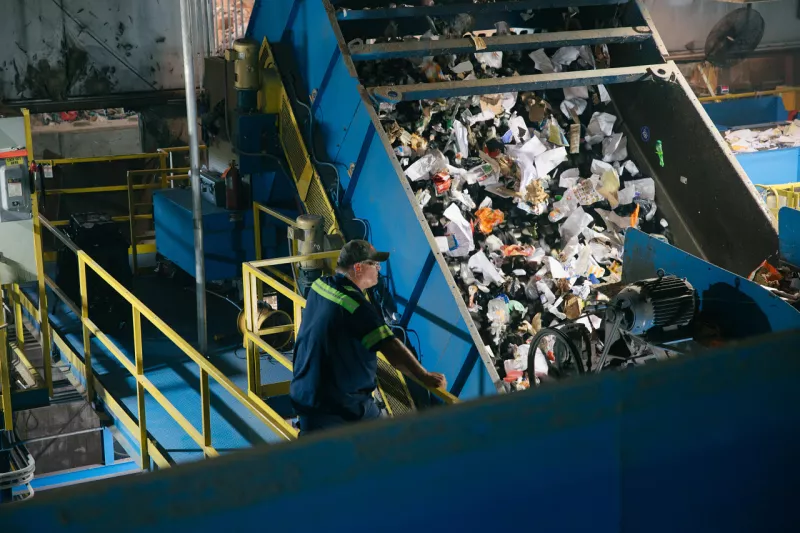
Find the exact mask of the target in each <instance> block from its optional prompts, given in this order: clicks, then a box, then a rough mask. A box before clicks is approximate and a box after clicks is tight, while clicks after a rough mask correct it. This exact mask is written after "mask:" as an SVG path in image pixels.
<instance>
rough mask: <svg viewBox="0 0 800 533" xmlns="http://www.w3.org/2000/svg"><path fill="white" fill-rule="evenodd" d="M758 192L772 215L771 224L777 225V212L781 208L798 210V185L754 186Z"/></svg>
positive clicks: (799, 202)
mask: <svg viewBox="0 0 800 533" xmlns="http://www.w3.org/2000/svg"><path fill="white" fill-rule="evenodd" d="M756 188H757V189H759V190H760V192H761V195H762V197H763V198H764V202H765V203H766V204H767V209H769V211H770V213H772V218H773V223H774V224H777V223H778V212H779V211H780V210H781V208H782V207H790V208H792V209H800V183H784V184H781V185H756Z"/></svg>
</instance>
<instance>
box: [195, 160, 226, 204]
mask: <svg viewBox="0 0 800 533" xmlns="http://www.w3.org/2000/svg"><path fill="white" fill-rule="evenodd" d="M200 194H201V196H202V197H203V199H205V200H206V201H208V202H211V203H212V204H214V205H215V206H217V207H222V208H224V207H225V178H223V177H222V175H221V174H220V173H219V172H216V171H214V170H208V169H203V170H201V171H200Z"/></svg>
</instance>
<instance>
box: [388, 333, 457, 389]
mask: <svg viewBox="0 0 800 533" xmlns="http://www.w3.org/2000/svg"><path fill="white" fill-rule="evenodd" d="M377 349H378V351H379V352H381V353H382V354H383V356H384V357H386V359H387V360H388V361H389V363H391V364H392V366H394V367H395V368H396V369H398V370H399V371H400V372H402V373H403V374H405V375H406V376H411V377H414V378H417V379H418V380H419V381H421V382H422V383H423V384H425V385H426V386H428V387H431V388H434V389H446V388H447V379H446V378H445V377H444V375H443V374H439V373H438V372H428V371H427V370H425V368H424V367H423V366H422V365H421V364H419V361H417V358H416V357H414V354H412V353H411V352H410V351H409V350H408V348H406V347H405V345H404V344H403V343H402V342H400V341H399V340H398V339H397V338H396V337H393V338H391V339H385V340H383V341H381V342H380V343H379V344H378V345H377Z"/></svg>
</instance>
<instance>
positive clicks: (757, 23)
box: [705, 5, 764, 67]
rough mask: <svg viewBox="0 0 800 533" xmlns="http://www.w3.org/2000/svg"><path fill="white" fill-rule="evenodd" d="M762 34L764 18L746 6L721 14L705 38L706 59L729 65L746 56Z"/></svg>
mask: <svg viewBox="0 0 800 533" xmlns="http://www.w3.org/2000/svg"><path fill="white" fill-rule="evenodd" d="M763 37H764V17H762V16H761V13H759V12H758V11H756V10H754V9H753V6H751V5H748V6H747V7H742V8H739V9H737V10H736V11H732V12H730V13H728V14H727V15H725V17H723V18H722V20H720V21H719V22H717V25H716V26H714V28H713V29H712V30H711V33H709V34H708V38H706V48H705V54H706V61H708V62H709V63H711V64H713V65H714V66H717V67H730V66H731V65H734V64H736V63H738V62H739V61H741V60H742V59H744V58H745V57H747V55H748V54H750V53H751V52H752V51H753V50H755V49H756V47H757V46H758V44H759V43H760V42H761V39H762V38H763Z"/></svg>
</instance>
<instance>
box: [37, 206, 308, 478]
mask: <svg viewBox="0 0 800 533" xmlns="http://www.w3.org/2000/svg"><path fill="white" fill-rule="evenodd" d="M35 205H36V202H34V206H35ZM35 211H36V212H34V219H33V220H34V233H35V235H37V241H39V242H41V239H40V238H38V237H39V236H41V233H42V228H44V229H46V230H48V231H49V232H50V233H52V234H53V235H54V236H55V237H56V238H57V239H58V240H60V241H61V242H62V243H63V244H64V245H65V246H66V247H67V248H69V249H70V250H72V251H73V252H74V253H75V254H76V255H77V258H78V274H79V283H80V295H81V302H80V304H79V305H77V304H76V303H73V302H71V301H70V300H69V298H67V297H66V295H65V294H64V293H63V291H62V290H61V289H60V288H59V287H58V286H57V285H56V283H55V282H54V281H53V280H52V279H50V278H49V277H48V276H47V275H46V274H45V273H44V265H43V258H42V255H41V253H37V256H36V262H37V273H38V275H39V285H40V306H39V316H40V318H41V322H40V324H41V330H42V337H43V338H47V339H48V340H47V344H48V348H47V350H48V351H46V352H45V353H48V354H49V337H50V335H49V332H50V328H49V322H48V311H47V302H46V291H45V287H50V288H51V290H53V292H54V293H55V294H56V295H57V296H58V297H59V298H60V299H61V300H62V301H64V302H65V304H67V305H68V306H69V307H70V308H71V309H72V311H73V312H74V313H75V314H76V315H77V316H79V317H80V320H81V324H82V332H83V364H84V368H85V370H84V372H85V376H86V380H85V382H86V395H87V397H88V398H89V400H90V401H91V400H92V399H93V398H94V380H93V372H92V351H91V337H92V336H94V337H95V338H96V339H97V340H98V341H100V342H101V343H102V344H103V345H104V346H105V347H106V348H107V349H108V351H109V352H110V353H111V354H112V355H113V356H114V358H116V359H117V361H119V363H120V364H121V365H122V367H123V368H125V369H126V370H127V371H128V372H129V373H130V374H131V376H133V377H134V378H135V379H136V397H137V418H138V435H137V437H138V443H139V446H140V450H141V461H142V468H149V464H150V460H149V450H148V442H150V441H149V439H148V436H147V435H148V434H147V415H146V412H145V392H146V393H148V394H150V395H151V396H152V398H153V399H155V400H156V401H157V402H158V403H159V404H160V405H161V406H162V407H163V408H164V410H165V411H166V412H167V413H168V414H169V415H170V416H171V417H172V419H173V420H175V422H177V423H178V425H180V426H181V428H183V430H184V431H186V433H187V434H188V435H189V436H190V437H191V438H192V440H194V441H195V442H196V443H197V445H198V446H200V448H201V449H202V450H203V453H204V455H205V456H206V457H214V456H217V455H219V453H218V452H217V450H216V449H215V448H214V447H213V444H212V442H211V415H210V400H211V398H210V390H209V378H211V379H214V381H216V382H217V383H218V384H220V385H221V386H222V387H223V388H224V389H225V390H227V391H228V392H229V393H230V394H231V395H232V396H233V397H234V398H235V399H236V400H237V401H238V402H240V403H241V404H242V405H244V406H245V407H246V408H247V409H248V410H249V411H250V412H251V413H253V414H254V415H255V416H256V417H257V418H258V419H259V420H260V421H262V422H263V423H264V424H266V425H267V426H269V427H270V428H271V429H272V430H273V431H275V433H276V434H277V435H279V436H281V437H283V438H284V439H287V440H288V439H294V438H296V436H297V430H295V429H294V428H293V427H292V426H291V425H290V424H289V423H287V422H286V421H285V420H284V419H283V418H282V417H281V416H280V415H278V414H277V413H276V412H275V411H274V410H273V409H272V408H270V407H269V406H268V405H267V404H266V403H264V401H263V400H261V398H260V397H258V396H256V395H251V394H248V393H247V392H245V391H243V390H242V389H240V388H239V387H238V386H236V385H235V384H234V383H233V382H232V381H231V380H230V379H229V378H228V377H227V376H225V375H224V374H223V373H222V372H221V371H220V370H219V369H218V368H216V367H215V366H214V365H212V364H211V363H210V362H209V361H208V360H207V359H206V358H205V357H203V356H202V355H201V354H200V353H199V352H198V351H197V350H196V349H195V348H194V347H193V346H192V345H191V344H190V343H189V342H188V341H186V340H185V339H184V338H183V337H181V336H180V335H178V333H176V332H175V331H174V330H173V329H172V328H170V327H169V326H168V325H167V324H166V323H165V322H164V321H163V320H162V319H161V318H160V317H158V316H157V315H156V314H155V313H154V312H153V311H152V310H150V309H149V308H148V307H147V306H146V305H144V303H142V302H141V301H140V300H139V299H138V298H137V297H136V296H134V295H133V293H131V292H130V291H129V290H128V289H126V288H125V287H124V286H123V285H122V284H120V283H119V282H118V281H117V280H116V279H114V277H113V276H111V275H110V274H109V273H108V272H107V271H106V270H105V269H103V268H102V267H101V266H100V265H99V264H97V262H95V261H94V259H92V258H91V257H90V256H89V255H88V254H87V253H86V252H85V251H83V250H81V249H79V248H78V247H77V246H76V245H75V244H74V243H73V242H72V241H71V240H70V239H69V238H68V237H66V236H65V235H63V234H62V233H61V232H60V231H59V230H58V228H56V227H55V226H53V225H52V224H51V223H50V221H48V220H47V218H45V217H44V216H42V215H40V214H39V213H38V210H35ZM38 247H39V251H40V250H41V244H39V246H38ZM87 269H90V270H92V271H94V273H95V274H97V276H99V277H100V278H101V279H102V280H103V281H105V283H107V284H108V285H109V286H110V287H111V288H112V289H114V291H116V292H117V294H118V295H119V296H120V297H122V298H124V299H125V300H126V301H127V302H128V303H129V304H130V305H131V307H132V319H133V322H132V323H133V344H134V361H133V362H131V360H130V359H129V358H128V357H126V356H125V354H124V353H123V352H122V351H121V350H120V348H119V347H118V346H117V345H116V344H115V343H114V342H113V341H111V339H110V338H109V337H108V336H107V335H106V334H105V333H103V332H102V331H101V330H100V329H99V328H98V327H97V325H96V324H95V323H94V322H93V321H92V320H91V319H90V318H89V300H88V294H87V285H86V274H87ZM142 319H146V320H148V321H149V322H150V323H151V324H152V325H153V326H155V327H156V329H158V330H159V331H160V332H161V333H163V334H164V335H165V336H166V337H167V338H168V339H169V340H170V341H172V343H173V344H174V345H175V346H177V347H178V348H180V350H181V351H182V352H183V353H184V354H186V356H187V357H189V359H191V360H192V361H194V362H195V363H197V365H198V366H199V368H200V402H201V405H200V408H201V424H202V428H201V429H200V430H198V429H197V428H195V427H194V426H193V425H192V424H191V423H190V422H189V421H188V420H187V419H186V417H185V416H184V415H183V414H182V413H181V412H180V411H179V410H178V409H177V408H176V407H175V406H174V405H173V404H172V403H171V402H170V401H169V400H168V399H167V398H166V396H165V395H164V394H163V393H162V392H161V391H160V390H159V389H158V387H156V386H155V385H154V384H153V383H152V382H151V381H150V380H149V379H148V378H147V376H146V375H145V373H144V353H143V351H142ZM43 345H44V342H43ZM48 359H49V358H48V357H45V361H48Z"/></svg>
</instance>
